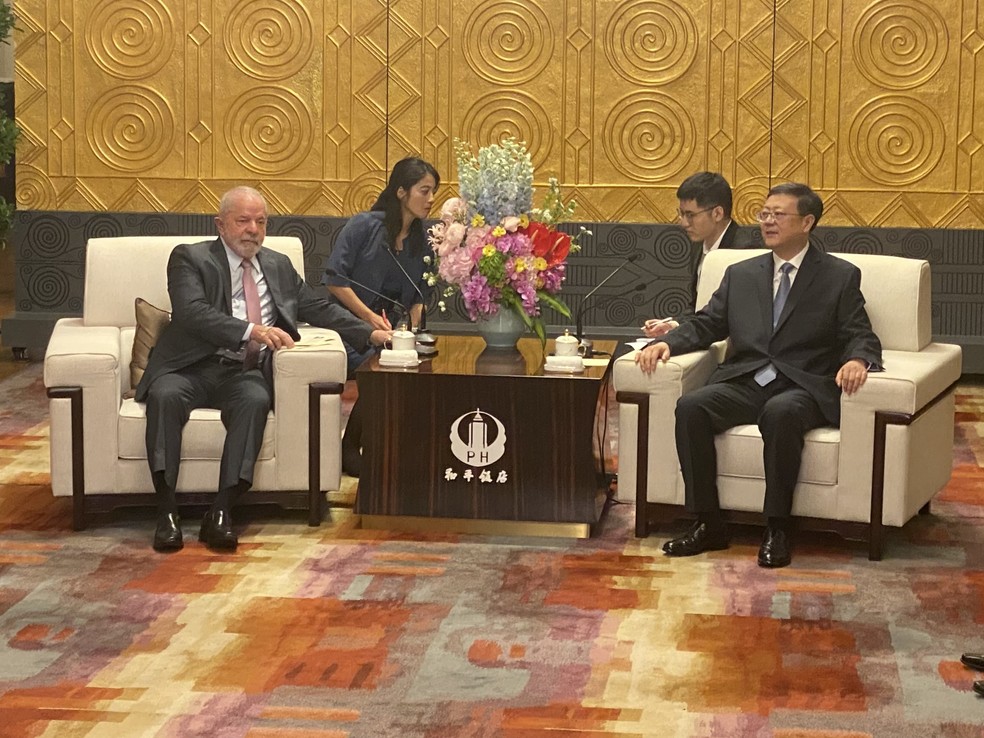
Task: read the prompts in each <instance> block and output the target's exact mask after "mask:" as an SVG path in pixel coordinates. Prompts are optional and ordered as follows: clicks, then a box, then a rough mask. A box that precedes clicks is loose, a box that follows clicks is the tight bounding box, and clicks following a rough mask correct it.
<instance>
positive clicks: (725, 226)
mask: <svg viewBox="0 0 984 738" xmlns="http://www.w3.org/2000/svg"><path fill="white" fill-rule="evenodd" d="M676 196H677V200H679V201H680V207H679V209H678V210H677V219H678V220H679V223H680V225H681V227H682V228H683V230H684V231H686V233H687V237H688V238H689V239H690V240H691V241H693V242H694V243H695V244H698V248H697V250H696V252H695V253H694V258H693V261H692V269H691V281H690V310H689V311H688V312H687V313H685V314H692V313H693V311H694V309H695V308H696V303H697V278H698V277H699V276H700V267H701V264H703V263H704V257H705V256H707V255H708V254H709V253H711V252H712V251H714V250H715V249H731V248H735V249H742V248H747V245H746V244H742V243H736V242H735V237H736V236H737V235H738V224H737V223H735V222H734V221H733V220H732V219H731V202H732V199H731V185H729V184H728V181H727V180H726V179H725V178H724V177H722V176H721V175H720V174H718V173H716V172H697V173H696V174H691V175H690V176H689V177H687V178H686V179H685V180H683V182H682V183H681V184H680V186H679V187H678V188H677V191H676ZM679 324H680V323H679V322H678V321H677V320H676V319H674V318H651V319H650V320H647V321H646V322H645V324H643V326H642V332H643V333H645V334H646V336H648V337H649V338H658V337H659V336H662V335H664V334H665V333H667V332H669V331H670V330H672V329H673V328H676V327H677V326H678V325H679Z"/></svg>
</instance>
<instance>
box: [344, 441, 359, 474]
mask: <svg viewBox="0 0 984 738" xmlns="http://www.w3.org/2000/svg"><path fill="white" fill-rule="evenodd" d="M342 472H343V473H345V474H348V475H349V476H350V477H355V478H356V479H358V478H359V475H360V474H361V473H362V453H361V452H360V451H359V447H358V446H346V445H345V444H344V443H343V444H342Z"/></svg>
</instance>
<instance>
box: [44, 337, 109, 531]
mask: <svg viewBox="0 0 984 738" xmlns="http://www.w3.org/2000/svg"><path fill="white" fill-rule="evenodd" d="M122 370H123V368H122V366H121V358H120V329H119V328H116V327H115V326H86V325H83V324H82V319H81V318H63V319H61V320H59V321H58V322H57V323H56V324H55V328H54V330H53V331H52V334H51V340H50V341H49V342H48V349H47V351H46V352H45V356H44V384H45V387H47V388H48V393H49V397H50V398H51V399H50V401H49V403H48V404H49V412H50V415H51V486H52V490H53V492H54V494H55V495H57V496H62V495H69V494H72V492H73V490H74V489H76V488H78V489H79V490H81V489H83V488H84V489H85V490H92V491H95V492H105V491H111V490H112V489H113V470H114V469H115V463H116V459H117V456H118V433H117V426H118V420H119V409H120V403H121V400H122V385H121V381H122V375H121V372H122ZM75 387H77V388H80V389H81V395H80V396H79V397H78V399H79V400H81V401H82V403H83V406H84V413H82V418H81V420H82V423H81V432H80V433H76V434H73V433H72V410H73V403H74V402H77V400H76V399H73V398H72V394H71V393H66V392H63V391H59V390H68V389H71V388H75ZM75 411H76V412H77V413H78V412H79V408H78V407H76V408H75ZM76 430H78V429H76ZM83 445H84V450H83V449H82V448H81V447H82V446H83ZM73 457H74V458H75V459H76V461H77V460H79V459H81V458H84V460H85V471H84V485H83V480H81V479H74V480H73V476H72V470H73ZM77 523H78V521H77Z"/></svg>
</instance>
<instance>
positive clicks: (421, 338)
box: [387, 249, 437, 346]
mask: <svg viewBox="0 0 984 738" xmlns="http://www.w3.org/2000/svg"><path fill="white" fill-rule="evenodd" d="M387 253H388V254H389V255H390V258H391V259H392V260H393V262H394V263H395V264H396V265H397V266H398V267H400V271H401V272H403V276H404V277H406V278H407V282H409V283H410V286H411V287H413V291H414V292H416V293H417V296H418V297H419V298H420V325H418V326H417V341H418V342H419V343H422V344H423V345H425V346H433V345H434V344H435V343H437V339H436V338H434V336H432V335H431V334H430V333H429V332H428V331H427V300H425V299H424V293H423V292H421V291H420V287H418V286H417V283H416V282H414V281H413V278H412V277H411V276H410V275H409V274H407V270H406V269H404V267H403V264H401V263H400V260H399V259H397V258H396V254H394V253H393V252H392V251H389V250H388V249H387Z"/></svg>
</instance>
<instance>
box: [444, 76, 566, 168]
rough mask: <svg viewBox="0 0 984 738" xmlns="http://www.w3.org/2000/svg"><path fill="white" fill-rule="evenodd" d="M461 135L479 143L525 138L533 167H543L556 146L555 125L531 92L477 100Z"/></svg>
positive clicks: (494, 95) (466, 119)
mask: <svg viewBox="0 0 984 738" xmlns="http://www.w3.org/2000/svg"><path fill="white" fill-rule="evenodd" d="M461 130H462V135H461V137H462V138H463V139H464V140H466V141H471V142H473V143H474V144H475V145H476V146H478V145H485V144H486V143H489V142H492V141H501V140H502V139H503V137H505V136H512V137H513V138H515V139H516V140H518V141H525V142H526V147H527V150H528V151H529V152H530V158H531V159H532V160H533V166H534V167H535V168H539V167H541V166H543V165H544V164H545V163H546V161H547V158H548V156H549V155H550V150H551V149H552V148H553V131H554V124H553V122H552V121H551V119H550V115H549V113H547V111H546V110H545V109H544V108H543V106H542V105H541V104H540V103H539V101H537V100H536V99H535V98H533V97H532V96H530V95H527V94H526V93H525V92H520V91H518V90H503V91H498V92H496V93H494V94H492V95H489V96H488V97H485V98H482V99H481V100H478V101H476V102H475V104H474V105H472V106H471V107H470V108H469V109H468V110H467V111H465V115H464V118H463V119H462V122H461Z"/></svg>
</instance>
